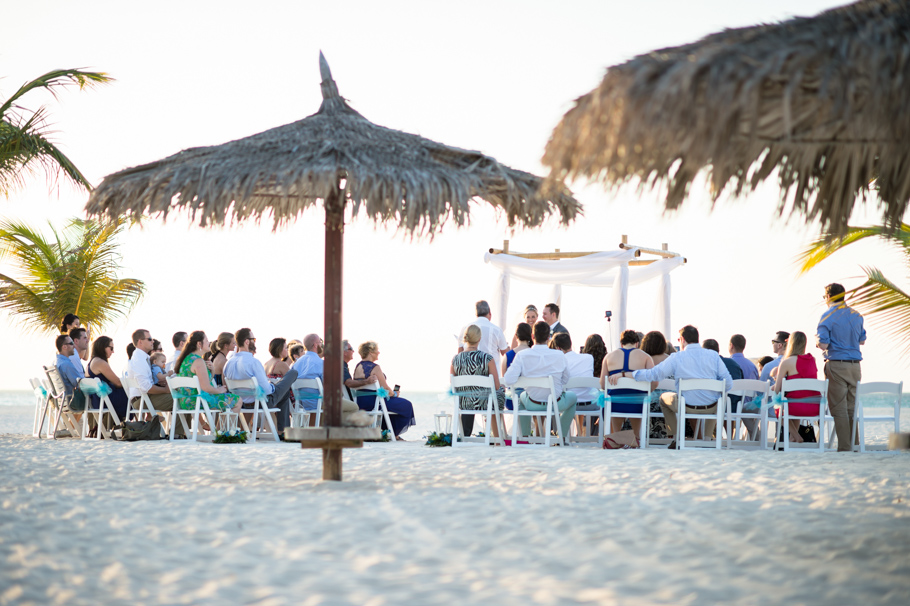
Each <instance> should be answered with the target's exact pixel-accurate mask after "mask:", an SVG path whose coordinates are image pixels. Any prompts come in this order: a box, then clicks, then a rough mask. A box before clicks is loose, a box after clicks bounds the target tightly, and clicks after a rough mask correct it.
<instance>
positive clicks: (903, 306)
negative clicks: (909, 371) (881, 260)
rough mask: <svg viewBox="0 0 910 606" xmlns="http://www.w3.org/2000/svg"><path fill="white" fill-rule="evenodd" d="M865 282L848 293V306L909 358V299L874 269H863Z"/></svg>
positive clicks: (908, 296) (909, 297)
mask: <svg viewBox="0 0 910 606" xmlns="http://www.w3.org/2000/svg"><path fill="white" fill-rule="evenodd" d="M863 271H865V272H866V278H867V280H866V282H865V283H863V284H862V285H861V286H858V287H857V288H854V289H852V290H851V291H850V292H849V299H848V301H849V303H850V304H851V305H852V306H853V307H855V308H856V309H857V311H859V312H860V313H862V314H863V315H865V316H868V317H869V319H870V320H871V321H872V322H874V323H875V324H876V325H877V326H880V327H881V328H882V329H883V330H884V331H886V332H888V333H889V334H890V335H891V336H892V337H893V338H894V341H895V343H899V344H901V345H900V346H901V349H902V352H903V353H904V354H905V359H908V360H910V358H907V357H906V356H907V354H910V295H908V294H907V293H906V292H904V291H903V290H901V289H900V288H898V287H897V285H895V284H894V283H893V282H892V281H891V280H889V279H888V278H886V277H885V275H884V274H882V272H881V271H879V270H878V269H876V268H874V267H864V268H863Z"/></svg>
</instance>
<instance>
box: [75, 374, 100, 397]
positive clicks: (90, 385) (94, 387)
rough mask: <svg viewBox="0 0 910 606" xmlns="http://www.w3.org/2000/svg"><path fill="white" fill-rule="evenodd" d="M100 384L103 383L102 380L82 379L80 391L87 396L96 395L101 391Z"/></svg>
mask: <svg viewBox="0 0 910 606" xmlns="http://www.w3.org/2000/svg"><path fill="white" fill-rule="evenodd" d="M99 383H101V379H90V378H88V377H86V378H84V379H82V380H81V381H79V389H81V390H82V391H84V392H85V393H87V394H88V393H95V392H97V391H98V389H100V387H99V385H98V384H99Z"/></svg>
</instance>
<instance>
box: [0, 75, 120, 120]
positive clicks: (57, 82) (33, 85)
mask: <svg viewBox="0 0 910 606" xmlns="http://www.w3.org/2000/svg"><path fill="white" fill-rule="evenodd" d="M113 81H114V79H113V78H111V77H110V76H108V75H107V74H106V73H104V72H85V71H82V70H81V69H78V68H76V69H55V70H52V71H49V72H47V73H46V74H43V75H41V76H38V77H37V78H35V79H34V80H31V81H29V82H26V83H25V84H23V85H22V86H20V87H19V90H17V91H16V92H15V93H13V96H12V97H10V98H9V99H7V100H6V101H5V102H4V103H3V105H0V116H3V115H4V114H5V113H6V112H7V111H8V110H9V109H10V108H12V107H14V105H15V103H16V101H18V100H19V99H21V98H22V96H23V95H25V94H27V93H28V92H29V91H32V90H35V89H39V88H43V89H45V90H47V91H50V93H51V94H52V95H54V96H55V97H56V96H57V92H56V89H58V88H60V87H65V86H72V85H74V84H75V85H78V86H79V88H80V89H83V88H85V87H87V86H88V87H91V86H94V85H96V84H106V83H108V82H113Z"/></svg>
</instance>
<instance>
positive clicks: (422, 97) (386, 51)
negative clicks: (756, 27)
mask: <svg viewBox="0 0 910 606" xmlns="http://www.w3.org/2000/svg"><path fill="white" fill-rule="evenodd" d="M837 4H839V3H836V2H830V1H828V2H825V1H798V0H789V1H786V2H784V1H782V0H768V1H766V2H761V3H747V2H729V1H718V2H689V3H680V2H654V1H651V2H647V1H641V2H636V3H630V2H613V1H602V2H571V1H564V2H560V3H558V4H557V3H551V2H530V1H527V0H525V1H522V2H489V1H487V2H469V1H463V2H458V3H446V4H443V3H430V2H385V3H381V2H345V3H332V4H331V5H329V4H328V3H316V2H273V1H269V0H263V1H260V2H256V3H249V2H243V3H239V2H226V1H219V2H186V1H183V2H168V1H161V2H156V3H152V4H135V3H124V2H100V1H94V2H93V1H88V2H78V3H76V2H71V1H70V2H63V1H61V2H50V1H43V0H33V1H31V2H28V3H18V4H16V5H12V6H8V7H6V8H5V9H4V17H5V18H6V19H7V20H8V22H9V23H19V24H34V26H33V27H25V26H20V27H14V28H7V31H6V32H5V34H4V37H3V40H2V41H0V76H2V79H0V97H2V98H6V97H8V96H9V95H10V94H11V93H12V92H13V91H14V90H15V89H16V88H17V87H18V86H19V85H21V84H22V83H23V82H25V81H26V80H29V79H31V78H34V77H36V76H38V75H40V74H42V73H44V72H46V71H49V70H51V69H56V68H63V67H82V68H89V69H95V70H100V71H105V72H108V73H109V74H110V75H112V76H113V77H115V78H116V79H117V81H116V82H115V83H113V84H111V85H108V86H104V87H100V88H96V89H93V90H88V91H78V90H76V89H73V90H67V91H63V92H61V93H60V94H59V99H58V100H56V101H55V100H53V99H52V98H49V97H48V96H47V95H42V94H36V95H34V96H32V95H30V96H28V97H26V98H25V99H24V100H23V102H24V104H25V105H27V106H29V107H32V108H37V106H38V105H40V104H41V103H42V102H46V103H47V104H48V105H49V109H50V113H51V120H52V122H53V125H54V128H55V130H56V131H58V133H57V134H56V135H55V140H56V141H57V142H58V143H59V145H60V147H61V148H62V149H63V150H64V151H65V153H67V154H68V155H69V157H70V158H71V159H72V160H73V161H74V162H75V163H76V165H77V166H79V167H80V168H81V169H82V171H83V172H84V173H85V174H86V176H87V177H88V178H89V180H91V181H92V182H93V183H95V184H97V183H99V182H100V181H101V179H102V178H103V177H104V176H105V175H107V174H110V173H112V172H115V171H118V170H120V169H122V168H125V167H129V166H134V165H137V164H141V163H144V162H148V161H152V160H156V159H159V158H162V157H165V156H169V155H171V154H173V153H176V152H178V151H180V150H182V149H185V148H188V147H195V146H201V145H212V144H218V143H222V142H225V141H228V140H231V139H236V138H240V137H245V136H248V135H252V134H255V133H258V132H261V131H263V130H266V129H268V128H271V127H275V126H279V125H282V124H286V123H288V122H292V121H295V120H298V119H300V118H303V117H305V116H307V115H310V114H312V113H314V112H315V111H316V110H317V109H318V107H319V103H320V90H319V80H320V77H319V69H318V54H319V51H320V50H322V51H323V52H324V53H325V55H326V58H327V60H328V62H329V64H330V65H331V68H332V72H333V75H334V78H335V81H336V82H337V84H338V87H339V90H340V92H341V94H342V95H343V96H344V97H346V98H347V99H348V100H349V102H350V103H351V105H352V106H353V107H354V108H355V109H356V110H358V111H359V112H360V113H362V114H363V115H364V116H365V117H366V118H368V119H369V120H372V121H373V122H375V123H377V124H380V125H383V126H387V127H391V128H396V129H399V130H403V131H407V132H412V133H417V134H420V135H422V136H425V137H428V138H431V139H435V140H437V141H440V142H443V143H446V144H449V145H453V146H458V147H463V148H468V149H477V150H480V151H482V152H484V153H486V154H488V155H491V156H493V157H495V158H496V159H497V160H499V161H500V162H502V163H504V164H507V165H509V166H512V167H514V168H520V169H523V170H527V171H530V172H533V173H537V174H540V175H543V174H544V172H545V171H544V169H543V167H542V166H541V165H540V161H539V159H540V157H541V155H542V153H543V149H544V145H545V144H546V141H547V139H548V137H549V135H550V133H551V131H552V129H553V127H554V126H555V125H556V123H557V122H558V121H559V119H560V117H561V116H562V114H563V113H564V112H565V111H567V110H568V109H569V107H570V104H571V101H572V100H573V99H574V98H576V97H577V96H579V95H581V94H584V93H586V92H587V91H589V90H590V89H591V88H593V87H594V86H595V85H596V84H597V83H598V82H599V81H600V79H601V78H602V77H603V73H604V69H605V68H606V67H607V66H609V65H613V64H616V63H620V62H622V61H625V60H627V59H629V58H631V57H633V56H635V55H637V54H640V53H642V52H647V51H650V50H653V49H657V48H661V47H666V46H673V45H677V44H682V43H686V42H690V41H693V40H696V39H698V38H700V37H702V36H704V35H707V34H709V33H712V32H715V31H718V30H720V29H723V28H727V27H739V26H746V25H752V24H756V23H759V22H769V21H775V20H780V19H785V18H788V17H791V16H795V15H804V16H810V15H813V14H815V13H817V12H819V11H820V10H823V9H825V8H829V7H831V6H836V5H837ZM572 188H573V191H574V192H575V194H576V196H577V197H578V199H579V200H580V201H581V202H582V203H583V204H584V206H585V216H584V218H582V219H580V220H578V221H576V222H575V223H574V224H573V225H571V226H570V227H569V228H567V229H564V228H560V227H558V226H557V225H556V224H555V222H554V223H552V224H550V225H549V226H547V227H546V228H544V229H540V230H518V231H517V232H515V233H510V232H509V230H508V227H507V226H506V224H505V222H504V221H501V220H499V219H498V218H497V217H496V215H495V214H494V213H493V212H491V211H490V210H488V209H487V208H485V207H484V206H483V205H482V204H480V205H477V206H475V207H474V211H473V212H472V222H471V225H470V227H468V228H466V229H462V230H456V229H454V228H453V227H451V226H449V228H448V229H445V230H444V231H443V233H441V234H439V235H437V237H436V238H435V239H434V240H433V241H432V242H431V241H411V240H410V239H408V238H405V237H403V236H402V235H400V234H396V232H395V229H394V227H389V228H378V229H377V228H375V227H374V225H373V224H372V223H371V222H369V221H368V220H365V219H363V218H362V217H361V218H355V219H354V221H353V222H352V223H349V225H348V227H347V231H346V239H345V265H344V268H345V269H344V270H345V281H344V289H345V290H344V298H345V304H344V327H345V328H344V334H345V336H346V337H347V338H348V339H349V340H351V342H352V343H354V345H355V346H356V345H357V344H358V343H360V342H362V341H365V340H368V339H369V340H375V341H377V342H379V344H380V349H381V352H382V355H381V357H380V364H381V365H382V366H383V368H384V370H385V371H386V373H387V375H388V376H389V379H390V380H391V381H393V382H394V383H399V384H401V385H402V388H403V392H404V394H403V395H405V396H406V395H407V391H408V390H433V389H444V387H445V385H446V383H447V380H448V379H447V377H448V367H449V362H450V360H451V356H452V355H453V353H454V340H453V338H452V334H453V333H454V332H456V331H457V330H458V329H459V328H460V327H461V326H463V325H464V324H465V323H467V322H469V321H470V320H471V319H472V317H473V315H474V314H473V303H474V301H476V300H477V299H481V298H484V299H492V297H493V286H494V284H495V280H496V273H495V272H494V271H493V270H492V269H491V268H490V267H489V266H487V265H485V264H484V262H483V254H484V251H485V250H487V249H488V248H490V247H500V246H501V245H502V240H503V239H505V238H510V239H511V248H512V250H516V251H522V252H542V251H549V250H553V249H555V248H559V249H561V250H563V251H599V250H614V249H616V246H617V244H618V242H619V241H620V238H621V235H622V234H628V236H629V240H630V242H632V243H634V244H638V245H643V246H653V247H659V246H660V244H661V243H662V242H667V243H668V244H669V246H670V249H671V250H674V251H678V252H680V253H682V254H684V255H685V256H686V257H687V258H688V264H687V265H686V266H684V267H682V268H680V269H678V270H677V271H675V272H674V273H673V274H672V280H673V302H672V318H673V325H674V327H679V326H682V325H684V324H689V323H691V324H694V325H696V326H697V327H698V328H699V330H700V332H701V337H702V338H709V337H711V338H715V339H717V340H718V341H719V342H721V343H722V348H725V347H726V343H727V342H728V341H729V338H730V336H731V335H732V334H734V333H742V334H744V335H745V336H746V339H747V342H748V343H747V348H746V355H747V356H750V357H758V356H760V355H764V354H766V353H767V354H770V353H771V351H770V339H771V338H772V336H773V334H774V332H775V331H777V330H787V331H790V332H793V331H795V330H802V331H803V332H805V333H806V334H807V335H809V336H810V338H811V337H812V335H814V334H815V328H816V325H817V322H818V318H819V316H820V315H821V313H822V312H823V310H824V306H823V303H822V289H823V287H824V285H825V284H827V283H829V282H834V281H837V282H841V283H843V284H844V285H845V286H847V287H848V288H850V287H852V286H856V285H857V284H859V283H860V276H862V275H863V274H862V270H861V267H860V266H861V265H874V266H877V267H879V268H880V269H882V270H883V271H885V273H886V275H887V276H889V277H890V278H891V279H892V280H895V281H896V282H897V283H898V284H905V285H906V280H907V278H908V276H907V271H906V265H904V264H903V263H902V258H901V256H900V255H899V254H897V253H896V252H895V251H894V250H893V249H891V248H889V247H887V246H885V245H883V244H880V243H874V242H869V243H863V244H860V245H854V246H853V247H851V248H853V249H854V250H849V249H848V250H846V251H843V252H841V253H838V254H837V255H836V256H835V257H834V258H833V259H830V260H829V261H827V262H825V263H824V264H822V265H821V266H820V267H818V268H817V269H815V270H813V271H812V272H810V273H809V274H807V275H804V276H801V277H797V275H796V268H795V264H794V259H795V257H796V255H797V254H798V253H799V251H800V250H801V249H803V248H804V247H805V245H806V243H807V242H809V241H811V240H812V239H813V238H814V236H816V235H817V233H818V232H817V227H816V226H806V225H805V224H804V222H803V221H802V220H801V219H799V218H794V219H791V220H790V221H789V222H784V221H782V220H780V219H778V218H777V215H776V208H777V201H778V194H779V192H778V189H777V187H776V185H775V184H774V183H772V182H768V183H765V184H764V185H763V186H762V187H761V188H760V189H759V190H758V191H756V192H755V193H753V194H751V195H749V196H748V197H745V198H742V199H736V200H727V199H723V200H721V202H720V203H719V204H718V205H717V207H716V208H714V210H713V212H712V211H711V204H710V198H709V197H708V194H707V190H706V189H705V188H704V187H701V188H699V187H693V195H692V197H691V199H690V200H689V201H688V202H687V203H686V204H685V206H684V208H683V210H682V211H680V212H677V213H673V214H664V213H663V211H662V205H661V198H660V195H659V193H658V192H651V191H646V192H643V193H640V194H639V193H638V192H637V191H635V190H634V189H632V188H627V189H625V190H623V191H621V192H619V193H618V194H615V195H614V194H610V193H607V192H605V191H604V190H603V189H602V188H601V187H600V186H596V185H588V184H586V183H583V182H581V183H575V184H572ZM86 199H87V195H86V194H84V193H79V192H76V191H74V190H73V189H72V188H70V187H69V186H63V187H61V188H59V190H58V189H54V190H52V191H49V186H48V185H47V181H46V180H45V179H44V176H43V175H38V176H37V177H36V178H35V179H34V180H33V181H31V182H30V183H29V184H28V186H27V187H26V189H25V190H23V191H18V192H15V193H14V194H13V195H12V196H11V197H10V199H9V200H0V215H2V216H3V217H4V218H14V219H17V220H24V221H27V222H29V223H31V224H33V225H38V224H41V223H45V222H46V221H48V220H50V221H52V222H54V223H55V224H58V225H62V223H63V222H64V221H65V219H66V218H67V217H72V216H77V215H78V216H82V215H83V214H84V211H83V208H84V205H85V202H86ZM872 206H874V204H870V208H869V209H868V210H867V211H865V212H859V213H857V215H856V216H855V217H854V219H853V221H852V222H853V223H854V224H865V223H870V222H875V221H876V219H877V217H878V215H877V209H875V208H872ZM323 221H324V217H323V215H322V214H321V212H320V211H311V212H308V213H306V214H305V215H303V216H302V217H301V218H300V219H299V220H298V221H297V223H296V224H294V225H292V226H290V227H289V228H287V229H285V230H282V231H280V232H277V233H272V231H271V226H270V225H263V226H256V225H244V226H241V227H234V228H230V229H216V230H202V229H200V228H198V227H191V226H189V224H188V222H186V221H184V220H180V219H176V220H171V221H169V222H168V223H167V224H166V225H161V224H160V223H159V222H155V221H152V222H149V223H148V224H147V225H146V227H144V228H142V229H139V228H134V229H132V230H131V231H130V232H129V233H128V234H127V236H126V237H125V238H123V246H122V254H123V263H122V274H121V277H134V278H139V279H141V280H144V281H145V282H146V284H147V287H148V293H147V295H146V297H145V298H144V299H143V300H142V302H141V303H140V304H139V306H138V307H137V308H136V309H135V310H134V311H133V313H132V314H131V315H130V317H129V319H128V320H127V321H124V322H120V323H118V324H116V325H112V326H109V327H107V328H106V329H105V330H104V334H107V335H109V336H112V337H113V338H114V341H115V346H116V348H117V351H116V353H115V356H114V358H113V359H112V364H113V366H114V368H115V369H116V370H118V371H119V370H121V369H122V368H123V366H124V365H125V356H124V348H125V346H126V344H127V342H128V340H129V334H130V333H131V332H132V331H133V330H134V329H136V328H140V327H141V328H147V329H149V330H151V331H152V334H153V336H154V337H156V338H158V339H161V340H162V341H163V342H165V343H167V344H168V345H167V346H166V347H165V351H166V352H167V353H168V354H170V352H171V349H172V348H171V347H170V345H169V341H170V336H171V334H172V333H174V332H175V331H177V330H186V331H192V330H198V329H201V330H205V331H206V332H207V333H208V335H209V337H210V338H213V337H214V336H215V335H217V333H218V332H221V331H224V330H228V331H231V332H233V331H235V330H237V329H239V328H241V327H243V326H249V327H251V328H253V330H254V332H255V333H256V336H257V337H258V339H259V343H260V344H261V348H260V355H259V357H260V359H261V360H263V361H265V360H266V359H267V358H268V354H267V353H266V352H265V349H266V347H265V344H267V343H268V341H269V340H270V339H272V338H273V337H277V336H283V337H286V338H294V337H297V338H302V337H303V336H304V335H305V334H307V333H309V332H318V333H320V334H321V333H322V323H323V309H322V298H323V235H322V234H323ZM8 269H9V268H8V267H7V266H2V270H3V271H8ZM549 292H550V287H549V286H533V285H529V284H521V283H517V282H516V283H513V288H512V297H511V307H510V314H509V315H510V317H509V318H507V324H508V325H509V326H512V327H514V325H515V324H516V323H517V322H518V321H519V320H520V315H519V314H520V311H521V309H522V308H523V307H524V306H525V305H527V304H529V303H533V304H535V305H537V306H538V307H541V306H542V305H544V304H546V303H547V302H548V301H547V300H546V297H548V296H549ZM654 296H655V292H654V289H652V288H650V287H644V288H641V289H636V290H633V291H632V292H631V293H630V297H629V300H630V313H629V321H630V328H634V329H636V330H641V331H645V332H647V331H648V330H651V329H652V328H654V327H652V326H651V325H650V323H651V320H652V310H653V303H652V302H653V299H654ZM609 301H610V292H609V290H606V289H582V288H569V287H567V288H565V289H564V291H563V316H562V321H563V323H564V324H565V325H566V326H567V327H568V328H569V330H570V331H571V334H572V336H573V341H574V345H576V346H578V345H581V344H582V343H583V342H584V338H585V337H586V336H587V335H588V334H590V333H593V332H599V333H601V334H605V328H606V327H605V324H604V320H603V315H604V314H603V312H604V310H605V309H607V308H608V307H609ZM494 320H497V318H494ZM13 324H14V321H13V319H11V318H10V317H9V316H7V315H5V314H0V339H2V340H3V342H4V343H5V344H6V347H4V348H3V351H2V353H0V368H2V373H0V389H27V388H28V383H27V379H28V378H29V377H31V376H36V375H37V374H38V372H39V371H40V366H41V364H44V363H47V362H48V361H50V360H51V359H52V358H53V354H54V351H53V336H52V335H36V334H26V333H23V332H21V331H20V330H19V329H18V328H16V327H15V326H14V325H13ZM867 331H868V333H869V338H868V342H867V345H866V346H865V348H864V356H865V358H866V362H865V363H864V364H863V374H864V378H866V379H868V380H900V379H901V378H902V377H903V378H904V379H910V371H908V368H907V366H906V365H905V364H903V363H902V362H901V360H899V359H898V358H897V357H896V355H895V354H894V346H893V345H894V344H893V340H892V339H890V338H889V337H887V336H886V335H885V334H883V332H882V331H881V330H880V329H879V328H878V327H877V326H876V325H875V324H874V323H870V322H868V321H867ZM509 333H511V330H510V331H509ZM509 337H511V334H509ZM813 351H814V352H815V353H816V357H817V358H818V359H819V361H820V360H821V356H820V352H818V351H817V350H813Z"/></svg>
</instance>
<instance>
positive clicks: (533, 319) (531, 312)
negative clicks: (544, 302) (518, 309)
mask: <svg viewBox="0 0 910 606" xmlns="http://www.w3.org/2000/svg"><path fill="white" fill-rule="evenodd" d="M521 315H522V316H523V317H524V319H525V321H524V323H525V324H527V325H528V326H529V327H533V326H534V324H536V323H537V308H536V307H534V306H533V305H528V306H527V307H525V310H524V312H523V313H522V314H521ZM519 343H521V341H519V339H518V335H517V334H516V335H515V336H514V337H512V349H515V348H516V347H518V345H519ZM503 372H505V371H503Z"/></svg>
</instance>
